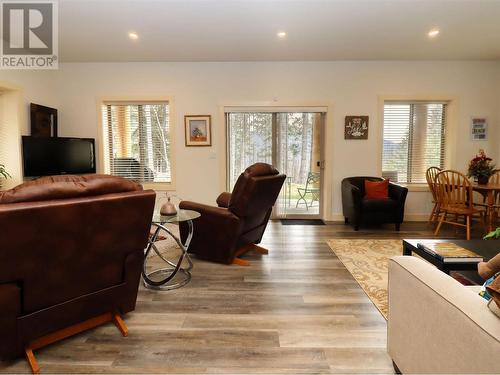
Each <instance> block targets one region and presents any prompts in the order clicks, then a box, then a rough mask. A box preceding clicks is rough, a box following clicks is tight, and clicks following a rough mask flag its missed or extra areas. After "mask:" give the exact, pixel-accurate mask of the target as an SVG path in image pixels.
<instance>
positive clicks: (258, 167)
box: [179, 163, 286, 264]
mask: <svg viewBox="0 0 500 375" xmlns="http://www.w3.org/2000/svg"><path fill="white" fill-rule="evenodd" d="M285 178H286V176H285V175H284V174H280V173H279V172H278V171H277V170H276V169H275V168H274V167H273V166H271V165H269V164H265V163H256V164H254V165H252V166H250V167H248V168H247V169H246V170H245V171H244V172H243V173H242V174H241V175H240V177H239V178H238V180H237V181H236V184H235V185H234V189H233V192H232V194H231V193H227V192H226V193H222V194H221V195H219V197H218V198H217V204H218V207H213V206H208V205H204V204H201V203H194V202H188V201H183V202H181V203H180V205H179V207H180V208H183V209H189V210H194V211H198V212H200V213H201V217H200V218H198V219H196V220H194V222H193V224H194V235H193V239H192V241H191V245H190V246H189V250H188V251H189V252H190V253H194V254H196V256H197V257H198V258H201V259H206V260H210V261H214V262H219V263H226V264H231V263H233V262H234V261H235V259H236V258H237V257H238V256H239V255H241V254H242V253H243V252H244V250H245V249H247V246H248V245H251V244H258V243H260V241H261V239H262V236H263V234H264V230H265V229H266V225H267V222H268V221H269V217H270V216H271V210H272V207H273V205H274V203H275V202H276V199H277V198H278V195H279V192H280V190H281V187H282V185H283V182H284V181H285ZM180 232H181V238H182V240H183V241H186V238H187V236H188V227H187V225H186V224H183V223H181V225H180ZM239 264H242V263H241V262H240V263H239Z"/></svg>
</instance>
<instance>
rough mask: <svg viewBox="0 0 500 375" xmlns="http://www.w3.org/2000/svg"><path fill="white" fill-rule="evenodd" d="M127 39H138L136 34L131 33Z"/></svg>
mask: <svg viewBox="0 0 500 375" xmlns="http://www.w3.org/2000/svg"><path fill="white" fill-rule="evenodd" d="M128 37H129V38H130V39H132V40H137V39H139V35H137V33H134V32H131V33H128Z"/></svg>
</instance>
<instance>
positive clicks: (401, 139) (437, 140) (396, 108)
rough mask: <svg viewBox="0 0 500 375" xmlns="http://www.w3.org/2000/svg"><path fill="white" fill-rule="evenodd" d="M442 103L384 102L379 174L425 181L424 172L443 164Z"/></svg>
mask: <svg viewBox="0 0 500 375" xmlns="http://www.w3.org/2000/svg"><path fill="white" fill-rule="evenodd" d="M446 107H447V103H445V102H385V103H384V140H383V147H382V176H384V177H385V178H390V179H391V180H393V181H396V182H402V183H425V182H426V180H425V171H426V170H427V168H429V167H432V166H436V167H440V168H443V167H444V155H445V133H446Z"/></svg>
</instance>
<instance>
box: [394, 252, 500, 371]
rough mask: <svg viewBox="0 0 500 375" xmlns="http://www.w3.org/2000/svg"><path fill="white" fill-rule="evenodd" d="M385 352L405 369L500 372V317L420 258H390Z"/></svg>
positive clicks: (397, 364) (470, 292) (484, 303)
mask: <svg viewBox="0 0 500 375" xmlns="http://www.w3.org/2000/svg"><path fill="white" fill-rule="evenodd" d="M387 350H388V353H389V355H390V356H391V358H392V360H393V362H394V364H395V365H396V366H397V367H398V368H399V370H400V371H401V372H402V373H403V374H405V373H408V374H409V373H447V374H456V373H470V374H472V373H475V374H477V373H500V318H498V317H497V316H496V315H495V314H494V313H493V312H491V311H490V310H489V309H488V307H487V302H486V300H484V299H483V298H481V297H480V296H479V295H478V294H477V291H476V290H471V289H470V287H465V286H463V285H462V284H460V283H458V282H457V281H456V280H454V279H453V278H451V277H450V276H448V275H446V274H445V273H443V272H441V271H439V270H438V269H437V268H435V267H434V266H432V265H431V264H429V263H427V262H425V261H424V260H422V259H419V258H416V257H411V256H398V257H394V258H393V259H391V260H390V262H389V323H388V342H387Z"/></svg>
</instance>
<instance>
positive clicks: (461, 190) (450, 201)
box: [436, 170, 472, 207]
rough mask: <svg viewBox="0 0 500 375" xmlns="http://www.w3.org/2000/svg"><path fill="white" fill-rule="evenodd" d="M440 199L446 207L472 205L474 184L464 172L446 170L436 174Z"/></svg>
mask: <svg viewBox="0 0 500 375" xmlns="http://www.w3.org/2000/svg"><path fill="white" fill-rule="evenodd" d="M436 183H437V192H438V200H439V201H440V202H441V203H442V204H443V205H444V206H445V207H446V206H449V205H454V206H456V205H460V206H464V207H472V184H471V183H470V181H469V179H468V178H467V177H466V176H465V175H464V174H462V173H460V172H458V171H453V170H444V171H441V172H439V173H438V174H437V175H436Z"/></svg>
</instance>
